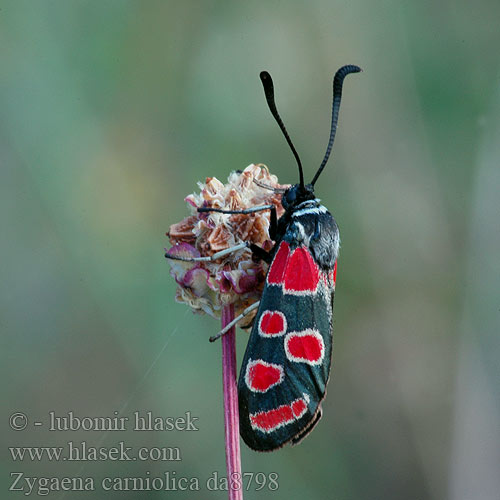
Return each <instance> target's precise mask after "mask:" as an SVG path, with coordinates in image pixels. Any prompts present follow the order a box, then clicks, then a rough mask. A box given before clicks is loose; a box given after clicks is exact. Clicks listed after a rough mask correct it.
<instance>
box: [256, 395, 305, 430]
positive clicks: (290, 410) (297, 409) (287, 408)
mask: <svg viewBox="0 0 500 500" xmlns="http://www.w3.org/2000/svg"><path fill="white" fill-rule="evenodd" d="M306 398H307V396H306V395H305V394H304V397H303V398H299V399H296V400H295V401H292V402H291V403H290V404H287V405H282V406H278V408H274V409H272V410H268V411H261V412H259V413H254V414H253V415H250V424H251V426H252V428H253V429H258V430H260V431H263V432H272V431H274V430H275V429H278V428H279V427H282V426H283V425H286V424H290V423H291V422H293V421H294V420H298V419H299V418H301V417H302V416H303V415H304V414H305V413H306V411H307V400H306Z"/></svg>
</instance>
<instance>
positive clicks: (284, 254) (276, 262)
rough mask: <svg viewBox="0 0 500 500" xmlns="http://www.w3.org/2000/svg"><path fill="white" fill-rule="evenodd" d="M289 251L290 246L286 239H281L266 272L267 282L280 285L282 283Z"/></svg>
mask: <svg viewBox="0 0 500 500" xmlns="http://www.w3.org/2000/svg"><path fill="white" fill-rule="evenodd" d="M289 253H290V246H289V245H288V243H287V242H286V241H282V242H281V243H280V246H279V248H278V251H277V252H276V255H275V256H274V259H273V263H272V264H271V269H269V273H268V274H267V282H268V283H269V284H270V285H281V284H282V283H283V277H284V274H285V269H286V266H287V261H288V255H289Z"/></svg>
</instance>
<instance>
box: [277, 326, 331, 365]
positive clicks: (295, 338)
mask: <svg viewBox="0 0 500 500" xmlns="http://www.w3.org/2000/svg"><path fill="white" fill-rule="evenodd" d="M285 352H286V356H287V358H288V359H289V360H290V361H295V362H297V363H307V364H309V365H319V364H320V363H321V362H322V361H323V356H324V354H325V344H324V342H323V337H321V335H320V333H319V332H318V331H316V330H304V331H303V332H291V333H289V334H288V335H287V336H286V338H285Z"/></svg>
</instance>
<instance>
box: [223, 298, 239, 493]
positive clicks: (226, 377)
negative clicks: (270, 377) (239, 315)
mask: <svg viewBox="0 0 500 500" xmlns="http://www.w3.org/2000/svg"><path fill="white" fill-rule="evenodd" d="M233 319H234V306H233V304H229V305H226V306H224V308H223V309H222V328H224V327H225V326H226V325H227V324H228V323H230V322H231V321H232V320H233ZM222 387H223V391H224V437H225V440H226V471H227V481H228V495H229V500H243V489H242V487H241V485H242V482H241V479H242V477H241V457H240V415H239V411H238V391H237V387H236V335H235V328H234V326H233V328H231V329H230V330H229V331H228V332H227V333H226V334H224V335H223V336H222ZM238 485H239V488H238ZM232 486H233V487H236V488H235V489H233V488H232Z"/></svg>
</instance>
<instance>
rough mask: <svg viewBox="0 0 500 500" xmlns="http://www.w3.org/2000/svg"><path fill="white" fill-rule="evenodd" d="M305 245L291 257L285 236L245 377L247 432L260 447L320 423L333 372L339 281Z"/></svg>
mask: <svg viewBox="0 0 500 500" xmlns="http://www.w3.org/2000/svg"><path fill="white" fill-rule="evenodd" d="M300 252H302V253H300V255H299V254H294V255H295V257H292V253H293V251H292V250H290V248H289V246H288V244H287V243H286V242H281V243H280V247H279V249H278V252H277V254H276V257H275V259H274V261H273V264H272V266H271V269H270V270H269V273H268V276H267V278H266V279H267V284H266V287H265V289H264V293H263V295H262V298H261V304H260V307H259V310H258V312H257V316H256V319H255V322H254V326H253V329H252V332H251V335H250V339H249V341H248V345H247V349H246V352H245V356H244V359H243V363H242V367H241V372H240V377H239V381H238V397H239V408H240V433H241V436H242V438H243V440H244V441H245V443H246V444H247V445H248V446H249V447H250V448H252V449H255V450H259V451H271V450H274V449H276V448H280V447H281V446H283V445H284V444H285V443H287V442H289V441H293V440H295V439H297V440H300V439H301V438H302V437H303V436H304V435H305V434H307V432H309V430H311V429H312V428H313V426H314V425H315V423H317V421H318V420H319V417H318V415H319V411H320V403H321V400H322V399H323V398H324V396H325V392H326V384H327V382H328V378H329V373H330V363H331V350H332V334H331V329H332V305H333V291H334V288H333V285H332V282H331V281H330V280H329V277H328V273H323V272H322V271H320V270H319V268H317V266H316V264H315V262H314V260H313V259H312V256H311V254H310V253H309V252H308V250H307V249H306V248H305V247H301V250H300ZM304 252H307V254H306V253H304ZM304 283H305V285H304V286H302V284H304ZM297 284H298V285H297ZM301 286H302V288H306V289H304V290H300V289H298V288H300V287H301ZM294 287H295V288H294ZM307 287H309V288H308V289H307ZM313 289H314V290H313Z"/></svg>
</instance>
